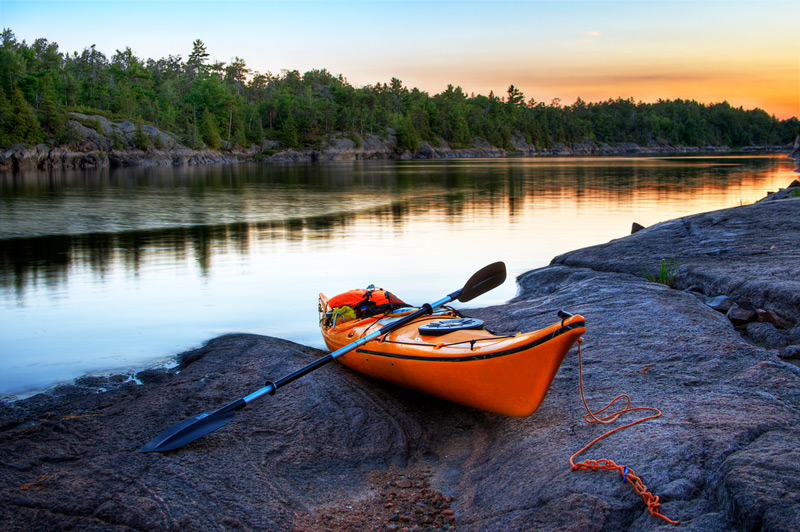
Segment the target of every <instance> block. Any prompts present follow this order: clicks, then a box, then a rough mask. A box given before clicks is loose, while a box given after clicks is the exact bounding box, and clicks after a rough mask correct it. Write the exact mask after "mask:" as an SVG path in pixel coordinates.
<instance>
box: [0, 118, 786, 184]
mask: <svg viewBox="0 0 800 532" xmlns="http://www.w3.org/2000/svg"><path fill="white" fill-rule="evenodd" d="M70 116H71V117H72V118H71V120H69V121H68V127H69V129H70V131H71V132H72V134H73V137H74V138H75V139H77V140H74V141H72V142H70V143H69V144H68V145H66V146H55V145H50V144H38V145H36V146H32V147H28V146H24V145H21V144H16V145H14V146H11V147H9V148H7V149H5V150H2V151H0V171H14V172H19V171H26V170H53V169H69V168H101V167H125V166H170V165H172V166H181V165H197V164H231V163H236V162H243V161H255V160H259V161H270V162H276V163H297V162H316V161H355V160H368V159H460V158H499V157H515V156H517V157H540V156H587V155H590V156H591V155H666V154H685V153H726V152H730V151H731V149H730V148H729V147H728V146H704V147H697V146H680V145H672V144H669V143H667V142H666V141H661V142H658V141H655V142H651V143H650V144H648V145H646V146H641V145H638V144H634V143H620V144H616V145H611V144H607V143H604V142H595V141H592V140H590V139H586V140H585V141H584V142H582V143H579V144H575V145H572V146H567V145H564V144H560V143H556V144H554V145H553V146H550V147H548V148H541V147H537V146H535V145H533V144H530V143H527V142H525V140H524V139H523V138H522V137H519V136H514V137H513V138H512V139H511V143H510V145H511V148H510V149H509V150H505V149H503V148H498V147H496V146H492V145H491V144H489V143H488V142H486V141H485V140H483V139H479V138H475V139H473V146H472V147H469V148H458V149H455V148H451V147H450V146H449V145H448V144H447V142H445V141H440V142H439V145H438V146H433V145H431V144H429V143H427V142H422V143H421V144H420V147H419V149H417V150H414V151H410V150H405V151H403V152H402V153H398V151H397V149H396V146H397V138H396V134H395V132H394V131H391V130H390V131H388V132H387V135H385V136H383V137H381V136H378V135H375V134H365V135H362V136H359V137H357V138H355V139H352V138H348V137H346V136H344V135H342V134H337V135H333V136H332V137H330V138H329V139H328V140H327V141H326V144H325V145H324V146H322V147H319V148H311V147H308V148H304V149H301V150H294V149H286V150H282V151H277V150H278V149H279V143H278V142H277V141H266V142H265V143H264V144H263V145H261V146H251V147H248V148H241V147H237V148H235V149H231V147H229V146H227V143H226V142H223V148H222V150H221V151H217V150H211V149H199V150H198V149H192V148H189V147H187V146H185V145H183V144H181V142H180V141H179V139H178V138H177V137H176V136H175V135H173V134H171V133H168V132H165V131H162V130H160V129H158V128H156V127H154V126H151V125H143V126H140V127H137V126H136V125H134V124H133V123H132V122H130V121H121V122H114V121H111V120H108V119H106V118H105V117H103V116H100V115H84V114H81V113H70ZM140 137H141V138H140ZM143 145H146V147H143ZM791 149H792V148H791V147H790V146H751V147H746V148H743V151H770V152H789V151H790V150H791ZM797 150H798V142H795V145H794V151H795V153H797Z"/></svg>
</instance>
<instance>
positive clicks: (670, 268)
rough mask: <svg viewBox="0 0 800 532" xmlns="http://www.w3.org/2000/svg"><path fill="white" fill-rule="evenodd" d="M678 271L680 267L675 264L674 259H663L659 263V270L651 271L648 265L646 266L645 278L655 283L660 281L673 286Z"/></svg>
mask: <svg viewBox="0 0 800 532" xmlns="http://www.w3.org/2000/svg"><path fill="white" fill-rule="evenodd" d="M677 273H678V267H677V266H676V265H675V260H674V259H663V260H662V261H661V262H660V263H659V265H658V270H657V271H655V270H653V271H651V270H650V268H648V267H647V266H645V267H644V272H643V274H644V278H645V279H647V280H648V281H653V282H654V283H660V284H664V285H667V286H669V287H672V283H673V282H674V281H675V274H677Z"/></svg>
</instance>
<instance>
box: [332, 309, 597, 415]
mask: <svg viewBox="0 0 800 532" xmlns="http://www.w3.org/2000/svg"><path fill="white" fill-rule="evenodd" d="M319 310H320V329H321V330H322V336H323V337H324V338H325V343H326V344H327V346H328V348H329V349H330V350H331V351H335V350H338V349H340V348H342V347H344V346H345V345H347V344H350V343H352V342H354V341H356V340H358V339H359V338H361V337H363V336H366V335H368V334H370V333H374V332H375V331H377V330H378V329H380V328H381V327H383V326H384V325H387V324H389V323H391V321H392V320H397V319H399V318H400V317H402V316H405V315H408V314H410V313H411V312H413V311H415V310H417V309H416V308H409V307H405V308H399V309H398V308H395V309H391V310H387V311H386V312H384V313H383V314H378V315H375V316H371V317H366V318H358V317H356V318H355V319H354V318H353V314H352V313H350V314H348V315H344V313H343V312H340V310H339V309H338V308H337V309H334V308H331V307H330V305H329V300H328V298H327V297H325V296H324V295H323V294H320V296H319ZM562 316H563V319H561V320H560V321H558V322H557V323H554V324H552V325H550V326H549V327H545V328H544V329H540V330H538V331H533V332H527V333H519V334H516V335H513V336H498V335H495V334H493V333H491V332H489V331H488V330H486V329H485V328H484V327H483V322H482V321H481V320H476V319H474V318H465V317H464V316H462V315H461V314H459V313H458V312H457V311H455V310H453V309H446V308H443V309H440V310H437V311H434V313H433V314H430V315H426V316H421V317H419V318H418V319H416V320H414V321H412V322H410V323H408V324H406V325H404V326H402V327H399V328H397V329H395V330H393V331H391V332H388V333H386V334H385V335H383V336H379V337H378V338H376V339H374V340H371V341H368V342H366V343H365V344H363V345H361V346H360V347H358V348H356V349H355V350H353V351H350V352H348V353H346V354H344V355H342V356H341V357H339V358H337V360H339V361H340V362H341V363H342V364H344V365H345V366H347V367H348V368H350V369H352V370H354V371H357V372H359V373H361V374H363V375H366V376H369V377H373V378H376V379H381V380H383V381H386V382H390V383H393V384H397V385H399V386H403V387H405V388H410V389H413V390H417V391H419V392H423V393H426V394H428V395H432V396H435V397H439V398H441V399H446V400H448V401H452V402H454V403H458V404H462V405H465V406H470V407H473V408H478V409H481V410H485V411H488V412H494V413H497V414H503V415H507V416H516V417H524V416H528V415H530V414H532V413H533V412H535V411H536V409H537V408H539V405H540V404H541V403H542V401H543V400H544V397H545V395H546V394H547V390H548V389H549V388H550V385H551V384H552V382H553V379H554V378H555V376H556V373H557V372H558V368H559V366H561V362H562V361H563V360H564V357H565V356H566V355H567V352H568V351H569V350H570V348H571V347H572V346H573V344H574V343H575V342H576V341H577V340H578V338H580V336H581V335H582V334H583V333H584V332H585V331H586V324H585V320H584V318H583V317H582V316H579V315H574V316H573V315H570V314H566V313H564V314H562Z"/></svg>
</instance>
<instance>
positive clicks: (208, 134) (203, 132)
mask: <svg viewBox="0 0 800 532" xmlns="http://www.w3.org/2000/svg"><path fill="white" fill-rule="evenodd" d="M200 139H201V140H202V141H203V142H204V143H205V144H206V146H208V147H209V148H211V149H212V150H216V149H217V148H219V146H220V144H221V143H222V139H221V138H220V136H219V129H218V128H217V124H216V122H215V121H214V116H213V115H212V114H211V111H209V110H208V108H206V109H204V110H203V117H202V118H201V119H200Z"/></svg>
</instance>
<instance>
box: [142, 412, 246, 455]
mask: <svg viewBox="0 0 800 532" xmlns="http://www.w3.org/2000/svg"><path fill="white" fill-rule="evenodd" d="M240 401H241V404H240V403H239V402H240ZM244 406H245V402H244V401H242V400H241V399H239V400H238V401H234V402H233V403H231V404H229V405H227V406H224V407H222V408H220V409H219V410H215V411H214V412H210V413H207V414H200V415H198V416H194V417H190V418H189V419H185V420H183V421H181V422H180V423H178V424H176V425H173V426H171V427H170V428H168V429H167V430H165V431H164V432H162V433H161V434H159V435H158V436H156V437H155V438H153V439H152V440H150V441H149V442H148V443H146V444H145V445H143V446H142V447H141V448H140V449H139V452H140V453H151V452H164V451H171V450H173V449H177V448H178V447H183V446H184V445H186V444H187V443H191V442H193V441H194V440H196V439H197V438H200V437H202V436H205V435H206V434H208V433H210V432H214V431H215V430H217V429H218V428H220V427H222V426H223V425H226V424H227V423H228V422H229V421H230V420H231V419H233V416H235V415H236V411H237V410H238V409H239V408H242V407H244Z"/></svg>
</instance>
